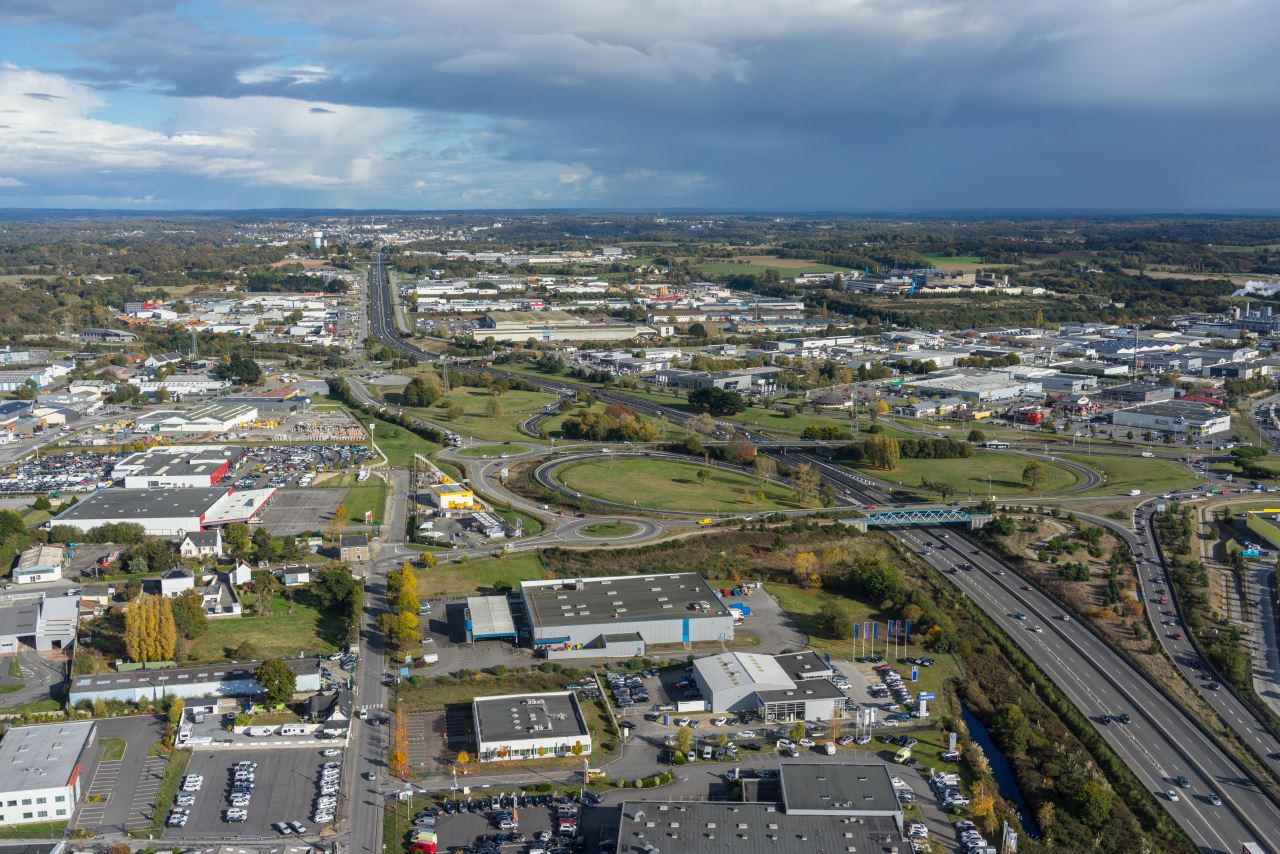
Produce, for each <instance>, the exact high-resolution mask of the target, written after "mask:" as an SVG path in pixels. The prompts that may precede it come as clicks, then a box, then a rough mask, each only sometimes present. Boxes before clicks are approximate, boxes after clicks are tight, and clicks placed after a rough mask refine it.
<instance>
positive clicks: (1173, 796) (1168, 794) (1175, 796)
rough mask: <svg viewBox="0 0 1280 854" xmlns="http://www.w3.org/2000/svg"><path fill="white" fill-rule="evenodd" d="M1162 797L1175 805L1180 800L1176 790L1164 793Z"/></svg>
mask: <svg viewBox="0 0 1280 854" xmlns="http://www.w3.org/2000/svg"><path fill="white" fill-rule="evenodd" d="M1164 796H1165V797H1166V798H1168V799H1169V800H1171V801H1173V802H1174V803H1177V802H1178V801H1180V800H1181V798H1179V797H1178V790H1177V789H1170V790H1169V791H1167V792H1165V793H1164Z"/></svg>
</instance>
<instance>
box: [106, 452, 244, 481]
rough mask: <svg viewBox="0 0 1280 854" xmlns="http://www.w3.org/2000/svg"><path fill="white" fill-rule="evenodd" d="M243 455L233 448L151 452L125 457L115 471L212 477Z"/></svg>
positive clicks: (129, 473) (128, 473)
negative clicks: (222, 467) (228, 463)
mask: <svg viewBox="0 0 1280 854" xmlns="http://www.w3.org/2000/svg"><path fill="white" fill-rule="evenodd" d="M243 455H244V453H243V449H241V448H237V447H234V446H230V445H222V446H217V447H209V446H202V447H194V448H172V449H165V450H164V451H155V450H152V451H149V452H146V453H141V454H133V455H131V456H128V457H126V458H124V459H123V460H121V461H120V462H118V463H116V465H115V470H116V471H119V472H123V473H125V474H127V475H129V476H132V477H137V476H140V475H154V476H157V477H160V476H165V477H180V476H184V475H200V474H212V473H213V472H215V471H217V470H218V468H219V467H221V466H222V465H223V464H224V463H226V462H227V461H228V460H230V461H232V462H235V461H237V460H239V459H240V457H242V456H243Z"/></svg>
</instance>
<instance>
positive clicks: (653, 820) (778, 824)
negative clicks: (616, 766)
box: [617, 761, 912, 854]
mask: <svg viewBox="0 0 1280 854" xmlns="http://www.w3.org/2000/svg"><path fill="white" fill-rule="evenodd" d="M617 838H618V850H619V851H646V852H649V854H658V852H659V851H673V852H679V854H723V852H724V851H725V850H726V848H728V849H731V850H733V851H735V852H738V854H771V852H774V851H779V850H781V851H788V850H802V851H826V852H836V851H839V852H864V851H865V852H872V851H874V852H892V851H903V852H905V851H910V850H912V849H911V846H910V845H909V844H908V842H907V840H906V839H905V838H904V836H903V816H902V806H901V805H900V803H899V801H898V796H897V792H896V791H895V790H894V788H893V782H892V780H891V779H890V776H889V769H888V767H887V766H885V765H883V764H879V763H842V762H836V761H831V762H821V763H808V762H803V763H802V762H789V763H786V764H783V765H780V766H779V768H778V772H777V778H776V779H767V780H759V779H751V780H745V781H743V787H742V795H741V799H740V800H736V801H733V800H724V801H624V802H623V803H622V807H621V816H620V818H619V822H618V833H617Z"/></svg>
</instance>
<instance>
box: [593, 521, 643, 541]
mask: <svg viewBox="0 0 1280 854" xmlns="http://www.w3.org/2000/svg"><path fill="white" fill-rule="evenodd" d="M638 530H639V526H637V525H636V524H635V523H634V522H624V521H622V520H621V519H615V520H614V521H612V522H592V523H591V524H590V525H586V526H584V527H583V528H582V533H583V534H585V535H586V536H588V537H599V538H600V539H608V538H609V537H625V536H627V535H628V534H634V533H635V532H636V531H638Z"/></svg>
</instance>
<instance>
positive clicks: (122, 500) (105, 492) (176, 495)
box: [47, 486, 276, 539]
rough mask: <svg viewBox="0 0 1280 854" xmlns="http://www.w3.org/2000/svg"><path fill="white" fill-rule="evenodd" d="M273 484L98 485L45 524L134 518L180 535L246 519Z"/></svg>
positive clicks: (84, 525)
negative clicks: (241, 486)
mask: <svg viewBox="0 0 1280 854" xmlns="http://www.w3.org/2000/svg"><path fill="white" fill-rule="evenodd" d="M275 492H276V491H275V489H246V490H244V491H242V492H234V491H232V490H230V489H224V488H222V487H216V486H214V487H203V488H202V487H190V488H187V489H99V490H98V491H96V492H92V493H90V494H89V495H88V497H86V498H85V499H84V500H82V501H80V502H79V503H77V504H73V505H72V506H70V507H68V508H67V509H65V510H63V511H62V512H61V513H59V514H58V515H57V516H55V517H54V518H53V519H51V520H50V521H49V522H48V523H47V524H48V525H50V526H52V525H71V526H72V527H74V528H77V529H79V530H80V531H89V530H92V529H93V528H97V527H98V526H100V525H106V524H108V523H115V522H133V523H136V524H139V525H141V526H142V528H143V530H144V531H146V533H148V534H150V535H151V536H155V537H171V538H174V539H181V538H182V537H185V536H186V535H187V534H188V533H190V532H192V531H199V530H202V529H204V528H205V527H206V526H210V525H226V524H230V523H232V522H247V521H249V520H250V519H252V518H253V517H254V516H256V515H257V514H258V512H259V511H260V510H262V508H263V507H265V506H266V504H267V502H268V501H269V500H270V499H271V496H273V495H275Z"/></svg>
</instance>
